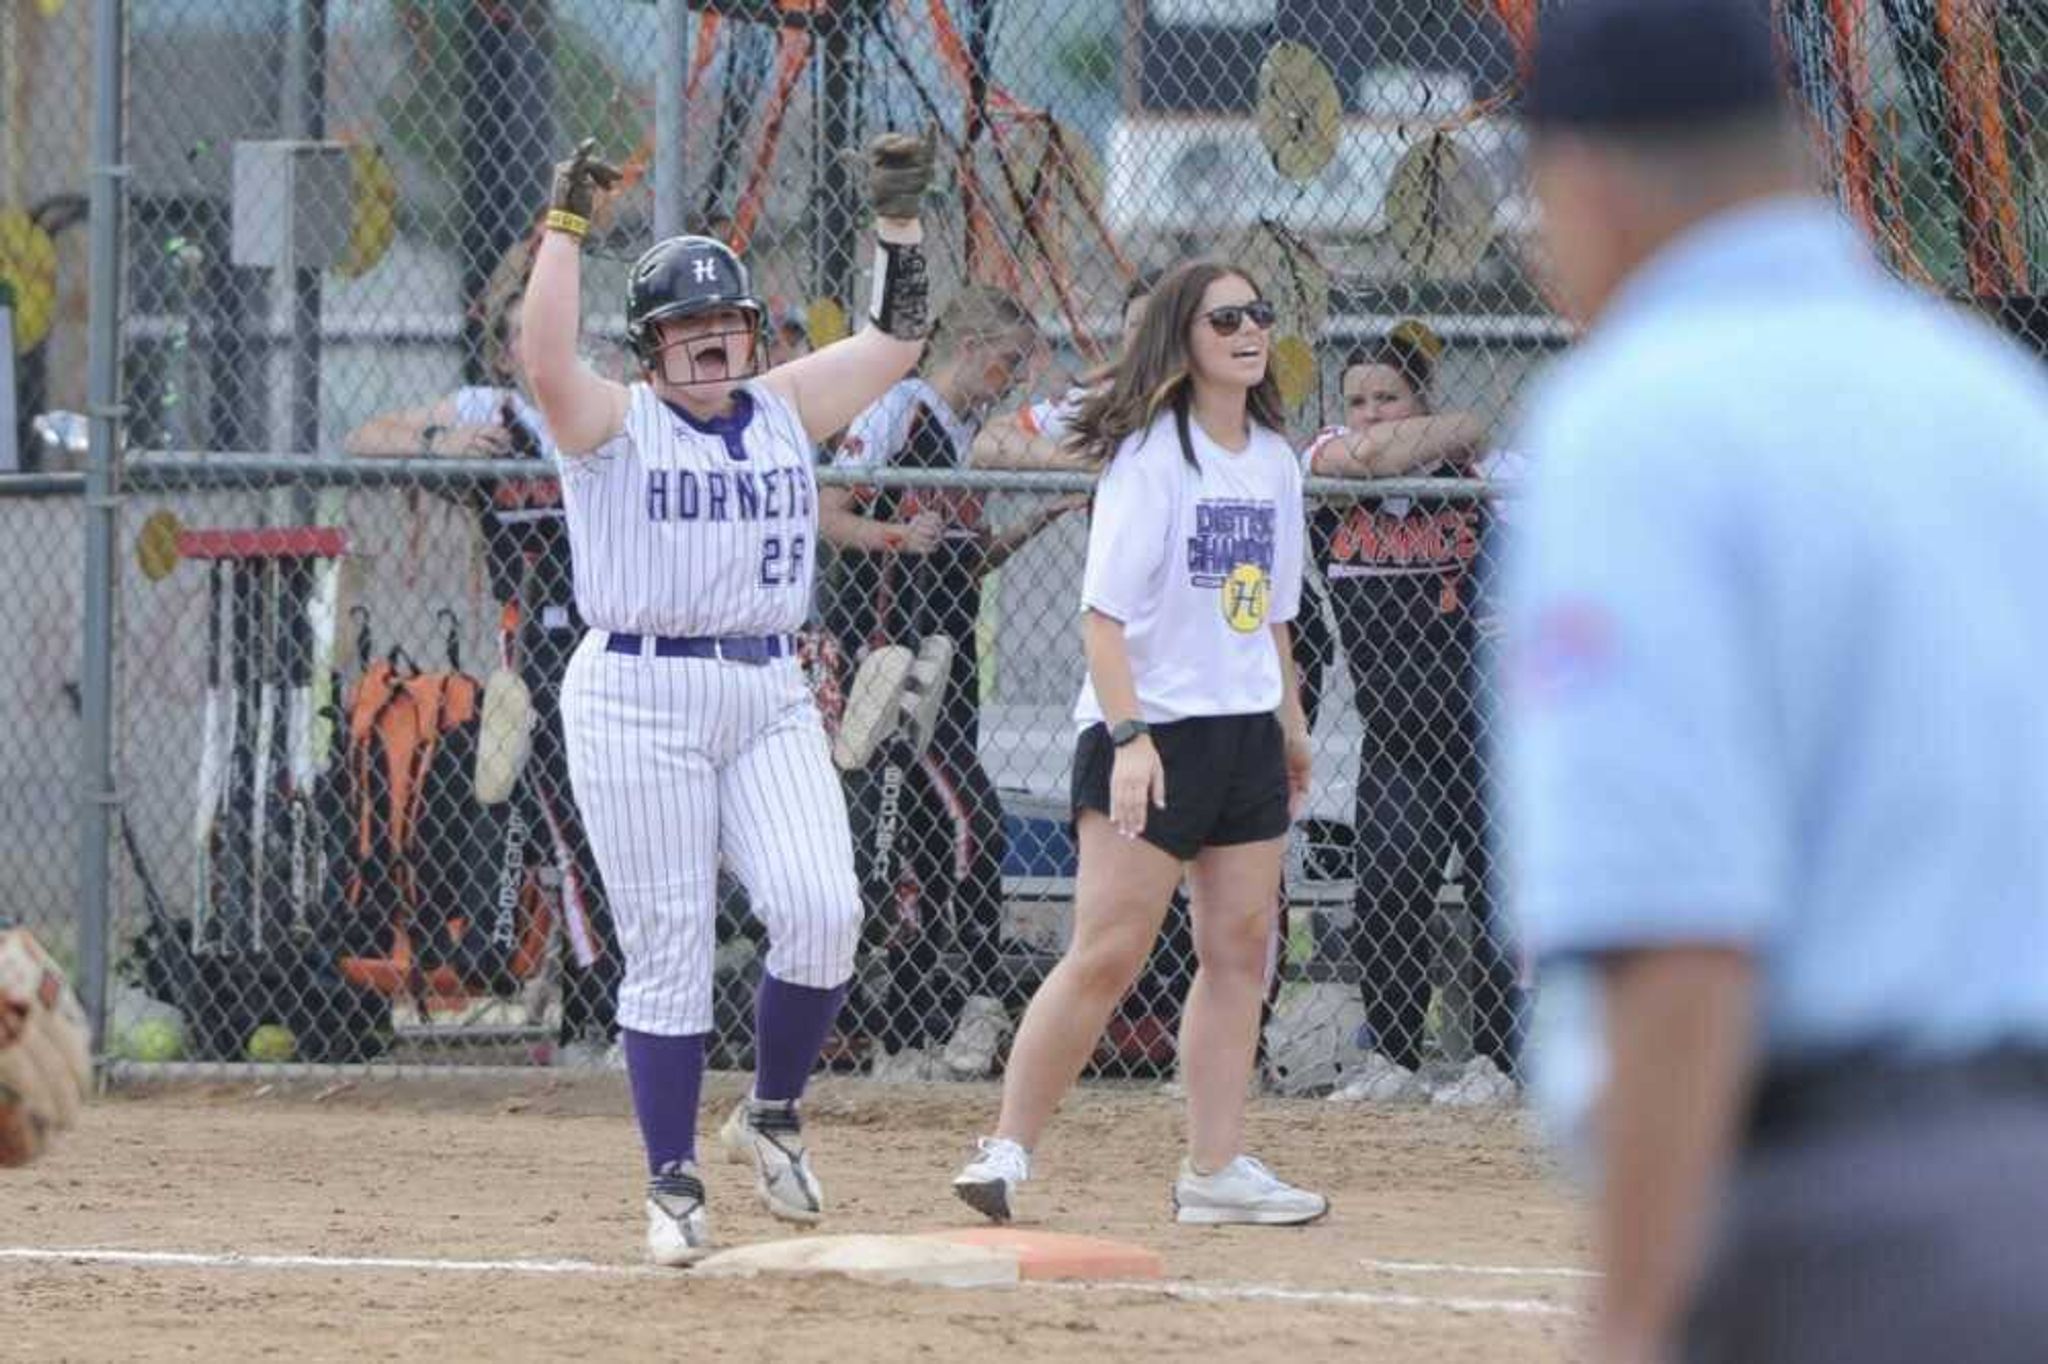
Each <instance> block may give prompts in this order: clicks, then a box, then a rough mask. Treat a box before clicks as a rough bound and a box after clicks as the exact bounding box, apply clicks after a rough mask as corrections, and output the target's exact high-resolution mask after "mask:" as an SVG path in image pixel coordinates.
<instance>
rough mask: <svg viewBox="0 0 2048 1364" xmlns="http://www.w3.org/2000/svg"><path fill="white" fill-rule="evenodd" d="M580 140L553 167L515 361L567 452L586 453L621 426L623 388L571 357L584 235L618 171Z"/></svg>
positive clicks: (578, 324)
mask: <svg viewBox="0 0 2048 1364" xmlns="http://www.w3.org/2000/svg"><path fill="white" fill-rule="evenodd" d="M594 150H595V143H594V142H591V141H588V140H586V141H585V142H583V143H582V144H581V145H580V146H578V147H577V149H576V154H575V155H574V156H573V157H571V158H570V159H569V160H567V161H564V162H562V163H561V164H560V165H559V166H557V167H556V168H555V186H554V193H553V195H552V196H551V198H550V200H549V202H550V204H551V205H552V207H551V208H550V209H549V210H548V216H547V231H546V233H545V234H543V236H542V237H541V242H540V246H539V247H538V248H537V249H536V250H535V251H534V253H533V274H532V277H531V278H530V279H529V280H528V281H527V284H526V297H525V299H524V300H523V301H522V302H521V304H520V314H519V323H520V335H519V361H520V363H521V364H522V365H523V366H524V367H525V369H526V383H527V387H528V388H529V389H531V390H532V392H533V399H534V403H535V405H536V406H538V407H539V408H540V411H541V415H542V416H543V417H545V418H546V419H547V424H548V429H549V430H550V431H552V432H554V434H555V443H556V445H557V446H558V447H559V448H560V449H561V451H562V453H563V454H565V455H584V454H589V453H590V452H591V451H593V450H595V449H597V448H598V447H599V446H601V445H603V444H604V443H605V442H606V441H609V440H610V439H611V438H612V437H613V436H616V435H617V434H619V432H620V431H622V430H624V429H625V424H626V389H625V386H624V385H623V384H617V383H614V382H612V381H611V380H609V379H605V378H601V377H599V375H598V374H597V372H596V371H595V370H593V369H591V368H590V366H589V365H588V364H586V363H585V362H584V359H583V357H582V356H581V355H580V354H578V353H577V348H576V340H577V334H578V333H579V331H580V330H581V329H582V326H583V280H582V275H583V237H584V234H585V233H587V232H588V231H589V230H590V218H591V214H592V213H594V212H595V211H596V206H597V202H598V196H599V195H600V194H603V193H605V192H607V191H609V190H610V189H612V187H613V186H615V185H616V184H617V183H618V181H619V172H618V171H617V170H615V169H613V168H612V167H611V166H609V165H606V164H605V163H604V162H603V161H600V160H598V159H597V158H596V157H595V155H594V154H593V153H594Z"/></svg>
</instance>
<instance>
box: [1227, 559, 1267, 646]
mask: <svg viewBox="0 0 2048 1364" xmlns="http://www.w3.org/2000/svg"><path fill="white" fill-rule="evenodd" d="M1272 595H1273V584H1272V580H1271V579H1269V578H1267V576H1266V570H1265V569H1263V568H1260V567H1259V566H1258V565H1257V564H1239V565H1238V566H1237V567H1236V568H1233V569H1231V570H1230V576H1229V577H1227V578H1225V579H1224V580H1223V587H1222V602H1223V619H1224V620H1226V621H1228V622H1230V628H1231V629H1233V630H1236V631H1237V632H1238V633H1240V634H1246V635H1248V634H1250V633H1251V632H1252V631H1254V630H1256V629H1258V628H1259V627H1260V626H1261V625H1264V624H1265V623H1266V607H1267V604H1268V602H1269V601H1270V600H1271V598H1272Z"/></svg>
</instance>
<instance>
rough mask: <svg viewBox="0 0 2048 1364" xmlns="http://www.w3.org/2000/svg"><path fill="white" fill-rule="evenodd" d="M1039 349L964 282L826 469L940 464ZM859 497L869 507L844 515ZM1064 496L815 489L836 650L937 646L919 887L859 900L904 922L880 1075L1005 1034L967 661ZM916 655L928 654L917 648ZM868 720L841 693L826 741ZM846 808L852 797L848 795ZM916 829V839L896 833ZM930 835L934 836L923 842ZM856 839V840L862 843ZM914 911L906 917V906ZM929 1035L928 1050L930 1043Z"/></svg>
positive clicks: (859, 745)
mask: <svg viewBox="0 0 2048 1364" xmlns="http://www.w3.org/2000/svg"><path fill="white" fill-rule="evenodd" d="M1039 345H1040V341H1039V335H1038V328H1037V325H1036V324H1035V323H1034V321H1033V320H1032V318H1031V315H1030V314H1029V313H1028V312H1026V311H1025V310H1024V308H1023V307H1022V305H1020V304H1019V303H1018V302H1017V301H1016V300H1015V299H1013V298H1011V297H1010V296H1009V295H1007V294H1005V293H1002V292H1000V291H998V290H995V289H992V288H988V287H985V286H977V287H972V288H969V289H966V290H963V291H962V292H961V294H960V295H959V296H958V297H957V298H955V299H954V300H953V302H952V303H951V304H950V305H949V306H948V307H947V308H946V310H945V312H944V313H942V314H941V315H940V318H939V322H938V326H937V328H936V329H935V330H934V333H933V337H932V343H931V349H930V351H929V352H928V359H927V361H926V363H925V366H924V373H923V374H922V375H920V376H919V377H916V378H911V379H906V380H904V381H903V382H901V383H899V384H897V385H896V386H895V387H894V388H892V389H890V390H889V392H888V393H887V394H886V395H884V396H883V398H882V400H881V401H880V402H878V403H876V404H875V405H874V406H872V407H870V408H868V409H867V410H866V411H865V412H863V413H861V414H860V416H859V417H857V418H855V419H854V422H853V424H852V425H851V426H850V427H849V428H848V429H847V433H846V437H845V439H844V440H843V441H842V442H841V443H840V446H839V451H838V454H837V455H836V457H835V460H834V463H835V464H836V465H837V466H838V467H839V468H842V469H879V468H886V467H897V468H921V469H957V468H959V467H961V466H962V465H963V464H964V463H965V462H966V458H965V457H966V454H967V451H968V449H969V448H970V447H971V445H972V444H973V441H974V438H975V433H976V431H977V430H978V429H979V427H980V425H981V422H982V418H983V415H984V414H985V413H986V412H987V411H988V409H989V408H990V407H991V406H993V405H994V404H995V403H997V402H999V401H1001V399H1002V398H1003V397H1004V396H1005V395H1006V394H1008V393H1009V392H1010V390H1011V388H1012V387H1013V386H1014V385H1015V384H1016V382H1017V380H1018V378H1019V377H1020V376H1021V375H1022V374H1023V373H1024V372H1025V371H1026V369H1027V368H1028V367H1029V365H1030V363H1031V361H1032V359H1033V357H1034V356H1035V354H1036V353H1037V351H1038V348H1039ZM861 503H865V504H866V505H867V507H868V514H867V515H863V514H861V513H860V512H858V511H856V510H855V507H856V505H857V504H861ZM1075 505H1076V503H1075V502H1074V501H1073V500H1071V499H1061V500H1056V501H1052V502H1049V503H1047V504H1045V505H1044V506H1043V507H1042V508H1041V509H1039V510H1037V511H1034V512H1033V513H1032V514H1031V515H1029V516H1027V517H1025V518H1024V519H1023V520H1022V521H1021V522H1019V523H1018V524H1016V525H1014V526H1011V527H1010V528H1008V529H1007V530H1004V531H1002V532H1001V533H999V534H998V533H995V532H993V531H991V529H990V528H989V527H988V526H987V525H986V524H985V522H984V518H983V511H982V498H981V494H980V493H978V492H973V491H965V490H960V489H915V490H904V491H901V492H898V491H895V490H884V491H880V492H872V491H867V492H859V493H857V492H856V491H855V490H853V489H847V488H828V489H824V490H823V491H822V494H821V504H820V509H819V528H820V532H821V533H822V534H823V535H824V537H825V539H826V540H827V541H828V542H829V543H831V544H833V545H835V546H838V547H840V548H841V549H844V550H850V551H853V553H852V554H851V555H850V556H849V557H848V560H847V562H846V563H845V564H844V565H843V566H842V573H841V577H840V581H839V584H838V587H837V590H836V592H835V594H834V601H833V604H832V607H831V608H830V612H831V617H832V628H833V633H835V634H836V635H837V636H838V637H839V638H840V639H841V641H842V647H843V648H844V649H845V651H846V652H847V653H848V654H849V655H852V654H857V653H858V652H859V651H860V650H861V649H862V648H864V647H874V646H878V645H882V644H896V645H905V646H908V647H911V648H918V647H920V646H921V645H923V644H925V643H926V642H927V641H934V640H937V641H944V642H945V644H946V645H949V646H950V648H946V647H944V646H941V649H940V651H939V652H940V653H941V654H945V653H950V656H951V657H950V663H949V665H948V667H947V670H946V676H945V680H944V684H943V686H944V691H943V695H942V698H941V700H940V706H939V713H938V718H937V721H936V724H935V725H934V727H933V730H932V734H931V740H930V743H929V744H928V746H927V747H926V749H925V751H924V753H923V754H922V755H921V757H920V760H919V766H918V768H917V769H916V772H915V773H914V774H910V775H909V776H908V784H909V785H911V786H912V787H913V788H918V787H923V788H926V789H912V790H909V791H906V792H905V793H903V798H904V800H905V801H906V802H908V803H910V804H911V807H912V808H915V803H916V802H917V801H918V800H919V799H920V798H921V797H926V798H928V797H935V798H936V800H935V801H928V802H927V803H931V804H935V805H936V806H937V807H938V808H942V809H943V810H944V812H945V817H946V822H947V823H948V824H949V825H950V828H948V829H947V830H946V831H945V832H944V833H943V834H942V833H941V832H940V831H939V830H935V829H921V828H919V826H918V824H917V823H915V822H908V821H907V822H906V824H905V829H906V834H905V835H904V836H902V837H899V838H898V840H897V847H898V849H899V851H901V850H904V849H907V850H908V853H909V866H910V868H911V869H912V870H913V871H914V872H915V873H916V879H917V881H918V884H919V886H920V889H921V891H922V894H921V895H920V896H919V897H918V902H917V906H916V908H915V909H914V910H912V909H908V908H906V907H905V906H903V905H901V904H899V903H897V901H896V897H893V896H892V897H891V902H890V903H888V904H882V905H873V904H871V905H870V906H869V907H868V911H869V913H870V914H878V915H888V916H892V917H894V916H905V917H904V918H903V920H902V921H900V922H897V923H894V924H892V926H891V930H890V933H889V939H888V941H889V947H888V956H889V973H888V978H889V985H888V988H887V992H886V995H885V997H884V999H883V1001H882V1002H881V1012H882V1019H881V1036H880V1037H879V1039H878V1040H879V1041H880V1042H881V1044H882V1048H883V1050H882V1052H881V1053H878V1054H877V1055H876V1057H875V1061H874V1068H875V1073H876V1074H877V1075H878V1076H880V1077H882V1078H887V1079H892V1080H920V1079H936V1078H940V1073H941V1070H942V1069H943V1072H944V1073H945V1074H948V1075H952V1076H955V1077H958V1078H973V1077H979V1076H984V1075H987V1074H988V1073H989V1072H990V1070H991V1069H992V1068H993V1066H994V1064H995V1059H996V1055H997V1052H998V1050H999V1049H1000V1048H1001V1046H1002V1043H1003V1042H1004V1041H1005V1040H1006V1039H1007V1037H1008V1035H1009V1031H1010V1021H1009V1012H1008V1009H1007V1008H1006V1006H1005V1003H1004V1001H1003V999H1002V997H1001V996H1002V994H1003V993H1004V988H1003V986H1002V984H1001V981H1002V953H1001V929H1002V915H1003V870H1002V867H1003V853H1004V834H1003V810H1002V803H1001V799H1000V797H999V796H998V795H997V793H996V788H995V783H994V782H993V781H992V780H991V779H990V778H989V775H988V773H987V771H986V770H985V769H984V768H983V767H982V763H981V751H980V747H981V715H980V710H981V703H980V685H981V683H980V672H981V670H980V657H979V651H978V649H977V642H976V638H975V626H976V621H977V619H978V618H979V616H980V613H981V581H982V579H983V578H984V577H985V576H986V575H988V574H989V573H992V572H994V571H995V570H996V569H998V568H1000V567H1001V566H1002V564H1003V563H1004V561H1005V560H1007V559H1008V558H1009V557H1010V556H1011V555H1012V554H1014V553H1015V552H1016V551H1017V550H1018V548H1019V547H1021V546H1022V545H1023V544H1024V543H1025V542H1026V541H1028V540H1029V539H1030V538H1031V537H1032V536H1034V535H1036V534H1038V533H1039V532H1040V531H1042V530H1044V529H1045V528H1046V527H1047V526H1048V525H1050V524H1052V522H1053V521H1054V520H1056V519H1057V518H1058V517H1059V516H1060V515H1062V514H1063V513H1064V512H1066V511H1068V510H1071V509H1072V508H1073V507H1074V506H1075ZM927 655H928V656H929V651H928V650H927ZM877 718H880V717H876V716H874V715H872V714H870V713H868V712H867V711H866V710H864V709H863V708H862V707H860V706H859V705H857V704H849V706H848V712H847V718H846V719H845V720H844V721H843V722H842V725H843V728H842V731H841V733H842V736H843V737H845V738H846V739H847V743H848V745H849V746H850V747H851V749H852V750H854V751H858V752H867V751H869V750H870V749H871V745H870V744H869V743H868V742H867V741H866V740H865V738H864V736H858V735H851V734H848V733H847V729H846V728H845V727H853V726H859V725H861V724H864V723H870V722H872V721H874V720H876V719H877ZM854 804H855V805H856V807H857V808H858V807H859V806H860V805H861V802H860V801H859V800H858V799H856V800H855V802H854ZM912 834H917V835H921V836H912ZM941 839H943V843H940V840H941ZM866 841H867V840H864V839H863V840H859V842H860V843H865V842H866ZM942 899H950V901H951V910H952V912H951V915H950V918H951V922H952V926H953V933H954V943H955V946H956V947H957V948H958V950H959V951H960V952H961V953H962V955H963V956H964V959H965V963H964V964H965V971H966V978H965V980H964V981H960V982H957V983H955V982H950V981H948V980H947V979H946V978H945V977H944V975H943V974H942V973H941V972H940V971H939V969H938V967H939V961H940V957H939V944H938V942H937V940H936V938H935V935H934V934H933V933H932V931H931V927H930V921H931V916H932V913H933V911H934V909H935V907H936V906H937V904H938V903H939V902H940V901H941V900H942ZM912 913H914V914H915V915H916V916H917V921H916V922H914V923H913V922H910V921H909V919H908V917H907V916H909V915H910V914H912ZM941 1039H947V1040H945V1045H944V1048H943V1051H942V1052H939V1053H936V1054H935V1052H934V1047H935V1046H936V1044H937V1043H938V1042H939V1041H940V1040H941Z"/></svg>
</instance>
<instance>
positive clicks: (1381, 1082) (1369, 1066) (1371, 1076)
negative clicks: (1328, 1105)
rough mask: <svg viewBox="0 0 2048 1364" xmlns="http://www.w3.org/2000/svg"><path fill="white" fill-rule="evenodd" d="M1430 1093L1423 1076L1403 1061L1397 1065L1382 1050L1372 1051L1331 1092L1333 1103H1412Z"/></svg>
mask: <svg viewBox="0 0 2048 1364" xmlns="http://www.w3.org/2000/svg"><path fill="white" fill-rule="evenodd" d="M1426 1097H1427V1093H1426V1091H1424V1089H1423V1087H1422V1079H1421V1077H1420V1076H1418V1075H1417V1074H1416V1073H1415V1072H1414V1071H1412V1070H1410V1069H1408V1067H1406V1066H1403V1065H1396V1064H1395V1063H1394V1062H1393V1061H1390V1060H1388V1059H1387V1057H1385V1056H1384V1055H1382V1054H1381V1053H1379V1052H1376V1051H1369V1052H1367V1053H1366V1054H1365V1059H1364V1060H1363V1061H1361V1062H1359V1064H1358V1067H1357V1069H1355V1070H1352V1071H1350V1072H1349V1073H1348V1074H1346V1075H1345V1076H1344V1082H1343V1083H1342V1084H1340V1085H1338V1086H1337V1089H1336V1092H1335V1093H1333V1094H1331V1095H1330V1101H1331V1102H1332V1103H1372V1104H1395V1103H1413V1102H1416V1101H1418V1100H1421V1099H1423V1098H1426Z"/></svg>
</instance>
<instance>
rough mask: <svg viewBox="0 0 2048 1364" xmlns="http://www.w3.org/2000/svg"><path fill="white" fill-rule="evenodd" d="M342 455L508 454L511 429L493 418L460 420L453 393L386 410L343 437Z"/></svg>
mask: <svg viewBox="0 0 2048 1364" xmlns="http://www.w3.org/2000/svg"><path fill="white" fill-rule="evenodd" d="M341 450H342V453H343V454H345V455H352V456H357V457H361V458H368V459H379V458H391V459H398V458H408V457H422V456H424V457H429V458H432V457H442V458H446V457H449V456H454V457H456V458H464V457H468V458H475V459H509V458H511V455H512V433H511V432H510V431H507V430H506V429H505V428H504V427H503V426H502V425H500V424H498V423H497V422H483V423H477V422H465V421H463V420H462V414H461V412H460V411H458V410H457V404H456V401H455V399H454V398H453V397H448V398H443V399H442V400H441V401H440V402H437V403H432V404H429V405H427V406H425V407H411V408H407V409H405V410H404V411H402V412H385V413H380V414H379V415H377V416H375V417H372V418H370V419H369V420H368V421H366V422H364V423H363V424H362V425H361V426H358V427H357V428H356V429H355V430H353V431H351V432H349V433H348V435H347V436H346V437H344V438H343V439H342V442H341Z"/></svg>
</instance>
